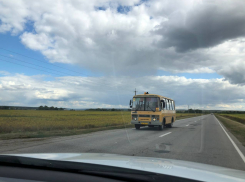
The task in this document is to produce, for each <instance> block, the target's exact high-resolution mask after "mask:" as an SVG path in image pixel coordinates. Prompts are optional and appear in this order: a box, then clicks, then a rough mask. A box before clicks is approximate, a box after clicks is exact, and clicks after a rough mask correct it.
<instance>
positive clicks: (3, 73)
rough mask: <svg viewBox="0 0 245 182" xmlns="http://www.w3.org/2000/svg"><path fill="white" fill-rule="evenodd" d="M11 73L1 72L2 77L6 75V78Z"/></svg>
mask: <svg viewBox="0 0 245 182" xmlns="http://www.w3.org/2000/svg"><path fill="white" fill-rule="evenodd" d="M9 74H10V73H9V72H7V71H1V70H0V75H4V76H6V75H9Z"/></svg>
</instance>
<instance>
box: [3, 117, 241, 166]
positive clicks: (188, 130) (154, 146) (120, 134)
mask: <svg viewBox="0 0 245 182" xmlns="http://www.w3.org/2000/svg"><path fill="white" fill-rule="evenodd" d="M223 127H224V126H223ZM225 130H226V129H223V128H222V125H221V124H220V123H219V121H218V120H217V119H216V117H215V116H214V115H205V116H199V117H193V118H187V119H182V120H177V121H176V122H175V123H174V126H173V128H164V130H162V131H159V130H158V128H148V127H143V128H141V129H140V130H136V129H134V128H127V129H117V130H108V131H100V132H95V133H90V134H85V135H76V136H69V137H58V138H49V139H28V140H27V139H25V140H20V139H18V140H9V141H8V140H6V141H0V145H1V148H0V153H2V154H3V153H82V152H89V153H112V154H122V155H130V156H145V157H158V158H169V159H178V160H185V161H192V162H199V163H205V164H211V165H216V166H223V167H228V168H233V169H240V170H245V161H244V160H245V159H244V158H243V157H244V155H245V147H243V146H242V145H241V144H240V143H239V142H238V141H237V139H236V138H235V137H234V136H233V135H231V134H230V133H229V132H228V131H227V130H226V131H227V134H226V132H225ZM228 137H230V139H229V138H228ZM232 142H233V143H232Z"/></svg>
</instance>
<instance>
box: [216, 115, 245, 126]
mask: <svg viewBox="0 0 245 182" xmlns="http://www.w3.org/2000/svg"><path fill="white" fill-rule="evenodd" d="M220 116H223V117H226V118H229V119H231V120H234V121H237V122H239V123H242V124H245V114H220Z"/></svg>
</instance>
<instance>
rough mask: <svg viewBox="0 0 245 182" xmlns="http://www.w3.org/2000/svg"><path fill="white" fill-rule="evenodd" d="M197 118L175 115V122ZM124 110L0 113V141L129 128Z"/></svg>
mask: <svg viewBox="0 0 245 182" xmlns="http://www.w3.org/2000/svg"><path fill="white" fill-rule="evenodd" d="M193 116H197V115H195V114H188V113H186V114H182V113H177V119H182V118H186V117H193ZM130 121H131V115H130V112H128V111H38V110H0V138H1V139H7V138H27V137H46V136H62V135H75V134H81V133H88V132H93V131H99V130H106V129H114V128H124V127H133V125H131V124H130Z"/></svg>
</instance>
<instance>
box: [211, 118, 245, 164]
mask: <svg viewBox="0 0 245 182" xmlns="http://www.w3.org/2000/svg"><path fill="white" fill-rule="evenodd" d="M215 119H216V120H217V121H218V123H219V125H220V126H221V128H222V129H223V130H224V132H225V134H226V135H227V137H228V138H229V139H230V141H231V143H232V144H233V146H234V147H235V149H236V151H237V152H238V154H239V155H240V157H241V158H242V160H243V162H244V163H245V157H244V155H243V153H242V152H241V151H240V149H239V148H238V147H237V145H236V144H235V142H234V141H233V140H232V139H231V137H230V136H229V135H228V133H227V132H226V131H225V129H224V127H223V126H222V125H221V124H220V122H219V120H218V119H217V118H216V117H215Z"/></svg>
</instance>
